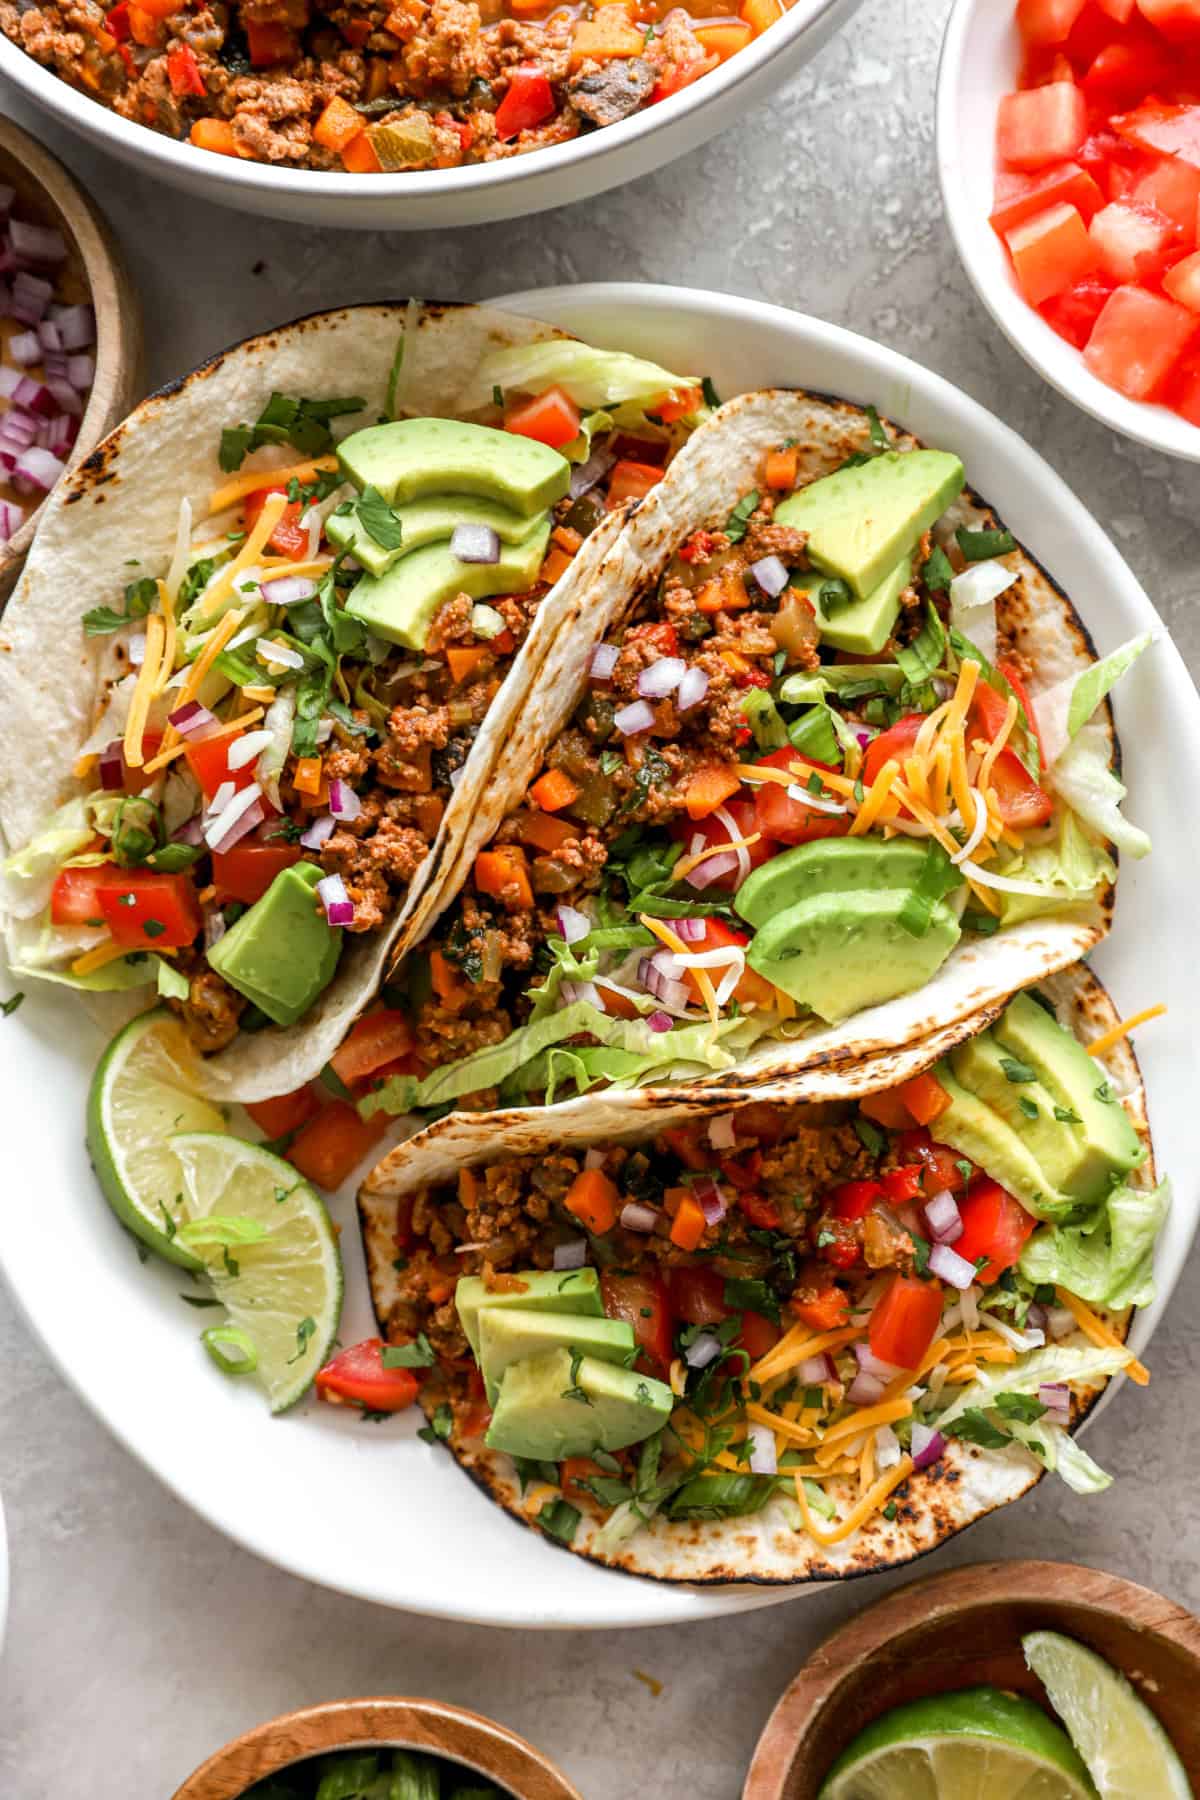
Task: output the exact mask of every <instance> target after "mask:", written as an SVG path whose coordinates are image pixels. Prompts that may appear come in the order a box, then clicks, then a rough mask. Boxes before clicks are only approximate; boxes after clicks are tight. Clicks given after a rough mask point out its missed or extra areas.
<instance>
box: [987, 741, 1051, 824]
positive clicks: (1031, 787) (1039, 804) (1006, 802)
mask: <svg viewBox="0 0 1200 1800" xmlns="http://www.w3.org/2000/svg"><path fill="white" fill-rule="evenodd" d="M990 785H991V789H992V792H993V794H995V796H996V811H997V812H998V813H999V814H1000V817H1001V819H1003V821H1004V823H1005V824H1006V825H1007V826H1009V827H1010V828H1011V829H1012V830H1013V831H1028V830H1030V829H1031V828H1032V827H1033V826H1034V825H1045V824H1046V823H1047V822H1048V821H1049V820H1050V819H1051V818H1052V817H1053V815H1054V801H1053V799H1052V797H1051V796H1050V795H1049V794H1048V793H1047V792H1046V790H1045V788H1042V787H1039V786H1038V784H1037V782H1036V781H1035V780H1034V779H1033V776H1032V775H1030V774H1029V772H1028V770H1027V769H1026V768H1025V766H1024V765H1023V763H1022V762H1021V760H1020V758H1019V757H1018V756H1017V755H1016V753H1015V752H1014V751H1012V750H1009V749H1004V750H1002V751H1001V752H1000V754H999V756H998V757H997V758H996V760H995V762H994V763H993V764H992V779H991V783H990Z"/></svg>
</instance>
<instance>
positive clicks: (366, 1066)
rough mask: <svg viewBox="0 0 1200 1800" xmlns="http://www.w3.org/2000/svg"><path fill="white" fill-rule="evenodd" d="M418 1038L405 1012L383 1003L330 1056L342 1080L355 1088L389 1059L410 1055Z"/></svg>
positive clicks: (362, 1020) (334, 1068)
mask: <svg viewBox="0 0 1200 1800" xmlns="http://www.w3.org/2000/svg"><path fill="white" fill-rule="evenodd" d="M414 1041H415V1040H414V1037H413V1028H412V1025H411V1024H410V1023H409V1021H408V1019H407V1017H406V1016H405V1014H404V1013H402V1012H397V1011H396V1009H395V1008H394V1007H390V1006H381V1007H378V1008H377V1009H376V1010H375V1011H374V1012H370V1013H367V1015H366V1016H365V1018H362V1019H359V1020H358V1021H357V1023H356V1024H355V1026H354V1028H353V1030H352V1031H351V1033H350V1035H349V1037H348V1038H347V1039H346V1041H345V1043H344V1044H342V1045H341V1047H340V1048H339V1049H337V1050H335V1051H334V1053H333V1055H332V1056H331V1057H330V1059H329V1060H330V1063H331V1064H332V1065H333V1071H334V1074H335V1075H336V1076H337V1077H338V1079H339V1081H344V1082H345V1084H346V1086H347V1087H348V1088H352V1087H354V1086H355V1085H356V1083H358V1082H360V1081H365V1080H366V1078H367V1076H368V1075H374V1074H375V1073H376V1072H377V1070H379V1069H382V1068H383V1066H384V1064H385V1063H390V1062H394V1061H395V1060H396V1058H397V1057H401V1056H407V1055H408V1054H409V1052H410V1051H411V1050H412V1048H413V1044H414Z"/></svg>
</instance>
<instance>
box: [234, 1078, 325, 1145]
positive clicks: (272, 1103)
mask: <svg viewBox="0 0 1200 1800" xmlns="http://www.w3.org/2000/svg"><path fill="white" fill-rule="evenodd" d="M319 1105H320V1101H319V1100H318V1099H317V1096H316V1094H314V1092H313V1090H312V1088H311V1087H309V1086H305V1087H302V1088H296V1089H295V1091H294V1092H293V1093H290V1094H278V1095H276V1097H275V1098H274V1099H273V1100H255V1101H252V1102H249V1103H248V1104H247V1106H246V1111H247V1112H248V1113H249V1114H250V1117H251V1118H252V1119H253V1120H254V1123H255V1124H256V1125H257V1126H258V1129H259V1130H260V1131H262V1132H265V1133H266V1135H267V1136H268V1137H269V1138H280V1137H284V1136H285V1135H286V1134H287V1133H288V1132H289V1131H298V1130H299V1129H300V1127H301V1125H307V1124H308V1121H309V1120H310V1119H311V1118H312V1116H313V1114H314V1113H315V1112H316V1110H317V1108H318V1106H319Z"/></svg>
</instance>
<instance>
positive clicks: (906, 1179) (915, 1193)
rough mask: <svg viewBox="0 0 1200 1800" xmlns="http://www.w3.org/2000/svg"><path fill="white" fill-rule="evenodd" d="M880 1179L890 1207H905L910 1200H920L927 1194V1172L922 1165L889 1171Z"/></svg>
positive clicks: (910, 1164) (906, 1166) (908, 1164)
mask: <svg viewBox="0 0 1200 1800" xmlns="http://www.w3.org/2000/svg"><path fill="white" fill-rule="evenodd" d="M880 1179H881V1181H882V1182H883V1188H884V1192H885V1193H886V1195H887V1198H888V1204H889V1205H890V1206H904V1205H906V1204H907V1203H908V1202H909V1201H910V1200H920V1199H921V1198H922V1197H923V1195H924V1193H925V1185H924V1182H925V1170H924V1168H923V1167H922V1166H921V1164H920V1163H906V1164H905V1165H904V1167H903V1168H900V1169H888V1170H887V1171H886V1173H885V1174H884V1175H882V1176H881V1177H880Z"/></svg>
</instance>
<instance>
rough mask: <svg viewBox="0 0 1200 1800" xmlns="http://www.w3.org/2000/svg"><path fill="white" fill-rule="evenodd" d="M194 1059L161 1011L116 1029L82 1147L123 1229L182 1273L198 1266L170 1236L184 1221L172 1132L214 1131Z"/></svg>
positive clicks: (91, 1099)
mask: <svg viewBox="0 0 1200 1800" xmlns="http://www.w3.org/2000/svg"><path fill="white" fill-rule="evenodd" d="M195 1060H196V1059H195V1054H194V1052H193V1051H192V1049H191V1046H190V1045H189V1043H188V1040H187V1034H186V1033H185V1031H184V1029H183V1027H182V1025H181V1024H180V1023H179V1021H178V1019H176V1018H175V1016H174V1015H173V1014H172V1013H169V1012H168V1011H167V1010H166V1008H165V1007H157V1008H155V1010H154V1011H153V1012H147V1013H142V1014H140V1015H139V1017H138V1018H136V1019H133V1020H132V1021H131V1022H130V1023H129V1024H128V1025H127V1026H126V1027H125V1029H124V1031H121V1032H118V1034H117V1036H116V1037H115V1038H114V1039H113V1041H112V1043H111V1044H110V1045H109V1046H108V1049H107V1050H106V1051H105V1052H104V1055H103V1056H102V1057H101V1059H100V1065H99V1067H98V1068H97V1070H96V1073H95V1074H94V1075H93V1077H92V1085H91V1090H90V1092H89V1094H88V1105H87V1147H88V1154H89V1156H90V1157H91V1159H92V1164H93V1166H94V1168H95V1170H96V1175H97V1178H98V1179H99V1182H100V1186H101V1188H102V1189H103V1191H104V1198H105V1199H106V1200H107V1201H108V1204H109V1205H110V1206H111V1207H112V1209H113V1211H114V1212H115V1213H116V1215H117V1217H118V1219H120V1221H121V1223H122V1225H125V1226H128V1228H129V1230H130V1231H132V1232H136V1234H137V1236H138V1237H140V1238H141V1240H142V1242H143V1243H144V1244H149V1246H150V1248H151V1250H154V1251H155V1252H156V1253H157V1254H158V1255H159V1256H165V1257H166V1258H167V1259H168V1261H170V1262H173V1263H179V1264H181V1265H182V1267H183V1268H185V1269H198V1268H199V1267H200V1266H201V1264H200V1261H199V1259H198V1258H197V1257H195V1256H193V1255H192V1253H191V1251H190V1250H187V1249H185V1248H184V1247H183V1245H182V1244H181V1243H180V1242H179V1241H178V1239H177V1237H176V1235H175V1233H176V1230H177V1228H178V1226H179V1225H180V1224H182V1223H183V1221H184V1219H185V1218H186V1216H187V1213H186V1207H185V1206H184V1205H183V1204H182V1203H181V1194H182V1191H183V1171H182V1169H181V1168H180V1166H179V1162H178V1159H177V1158H176V1156H175V1153H174V1151H173V1150H172V1148H171V1144H170V1138H171V1136H172V1134H173V1133H174V1132H177V1131H220V1130H221V1129H222V1128H223V1126H224V1124H225V1121H224V1119H223V1118H222V1116H221V1114H220V1113H219V1112H218V1111H217V1109H216V1107H215V1106H211V1105H210V1104H209V1102H208V1101H207V1100H201V1099H200V1098H199V1097H198V1096H197V1095H196V1094H195V1093H194V1092H193V1091H192V1086H193V1081H192V1072H193V1070H194V1068H195Z"/></svg>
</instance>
